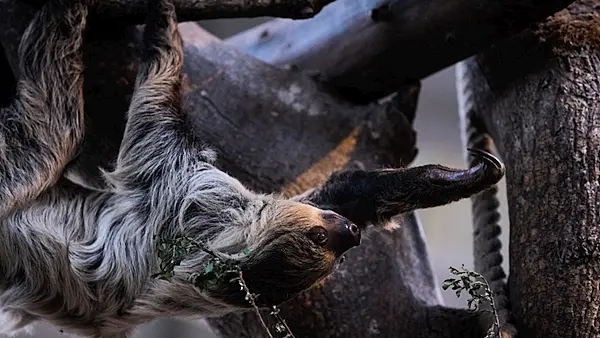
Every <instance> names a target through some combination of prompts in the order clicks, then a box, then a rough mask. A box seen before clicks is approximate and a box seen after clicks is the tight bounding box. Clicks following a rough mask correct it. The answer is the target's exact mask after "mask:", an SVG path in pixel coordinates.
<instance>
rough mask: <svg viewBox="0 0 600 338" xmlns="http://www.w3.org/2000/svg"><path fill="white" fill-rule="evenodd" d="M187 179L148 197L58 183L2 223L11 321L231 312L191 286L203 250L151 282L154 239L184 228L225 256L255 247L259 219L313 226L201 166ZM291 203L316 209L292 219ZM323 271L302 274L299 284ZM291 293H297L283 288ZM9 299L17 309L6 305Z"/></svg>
mask: <svg viewBox="0 0 600 338" xmlns="http://www.w3.org/2000/svg"><path fill="white" fill-rule="evenodd" d="M179 174H181V172H178V173H174V176H175V175H179ZM186 176H187V177H188V178H189V179H188V180H187V181H186V183H188V184H185V185H181V184H179V185H176V184H173V183H171V182H168V181H169V180H166V181H162V182H161V184H163V183H164V184H167V185H166V186H165V187H153V189H155V194H150V195H149V194H147V193H146V192H143V191H136V190H133V191H126V192H119V193H112V192H111V193H106V192H90V191H87V190H85V189H81V188H74V187H72V186H68V185H66V186H65V187H64V188H63V187H60V186H57V187H55V188H53V189H50V190H49V191H48V192H47V193H45V194H43V195H42V196H40V197H39V198H38V199H37V200H35V201H34V202H33V203H31V204H30V205H29V206H28V207H27V208H26V209H24V210H23V211H20V212H16V213H13V214H12V215H11V216H9V217H7V218H6V219H4V220H2V221H0V238H1V239H2V241H1V242H0V252H2V253H3V254H2V260H0V288H1V289H0V301H1V302H2V304H3V305H4V308H5V309H7V313H5V314H4V315H5V316H6V315H12V316H15V317H13V320H14V319H21V318H22V319H23V320H25V321H29V320H33V319H37V318H36V317H40V318H44V319H51V321H52V322H53V323H54V324H56V325H59V327H61V328H64V329H70V330H73V329H75V330H76V332H78V333H80V334H85V335H89V336H94V335H99V336H102V337H104V336H112V335H113V334H115V333H116V332H122V331H123V330H124V329H127V328H130V327H134V326H135V325H137V324H139V323H142V322H145V321H149V320H151V319H153V318H155V317H159V316H198V315H200V316H202V315H204V316H215V315H219V314H223V313H227V312H231V311H235V310H236V308H237V309H241V308H244V306H242V305H240V306H239V307H237V306H236V305H235V304H231V303H227V302H226V301H224V300H222V299H220V298H219V297H215V296H214V295H211V294H210V293H202V292H198V290H197V289H195V288H194V287H193V286H192V284H191V283H190V282H189V281H188V280H187V278H186V277H187V276H189V275H190V274H192V273H194V272H198V271H201V269H202V264H203V263H205V260H206V259H207V258H208V256H207V254H205V253H202V252H198V253H196V254H195V255H194V256H193V257H191V259H188V260H185V261H184V262H182V264H181V266H179V267H178V268H176V272H177V273H176V274H175V276H174V278H172V279H170V280H168V281H165V280H160V279H157V278H153V277H152V275H153V274H155V273H157V272H158V270H157V266H156V259H155V254H154V251H153V247H154V243H153V241H154V240H155V239H154V235H155V234H163V235H167V236H168V235H169V234H177V233H179V234H186V236H192V237H193V238H196V239H202V240H204V241H206V243H207V244H208V245H209V246H210V247H211V248H214V249H216V250H219V251H221V252H224V253H231V254H233V253H236V252H240V251H241V250H242V249H245V248H247V247H248V246H250V249H251V250H254V249H256V248H255V247H252V245H253V244H254V246H260V245H263V244H262V243H260V241H257V240H254V239H250V238H248V237H249V236H258V237H260V236H261V235H263V232H264V231H266V230H267V229H261V228H264V227H265V225H266V224H268V225H269V226H272V225H276V224H279V225H281V226H282V227H283V228H282V229H281V230H282V231H285V221H284V222H281V220H291V219H293V220H294V221H296V223H295V225H296V226H302V225H305V226H306V227H307V228H308V227H310V226H312V225H314V224H316V223H315V222H319V220H318V219H317V217H318V215H317V212H316V208H314V207H311V206H308V205H303V204H300V203H297V202H291V201H285V200H281V201H280V200H277V199H275V198H273V197H271V196H264V195H256V194H254V193H252V192H250V191H248V190H246V189H245V188H244V187H243V186H242V185H241V184H240V183H239V182H238V181H237V180H235V179H233V178H231V177H230V176H228V175H226V174H224V173H223V172H221V171H219V170H217V169H215V168H214V167H212V166H210V165H209V164H203V165H202V166H201V167H200V168H197V169H194V170H193V172H189V173H186ZM173 179H177V178H175V177H173ZM179 183H181V182H180V181H179ZM63 184H64V183H63ZM167 187H170V188H167ZM283 204H287V205H283ZM298 209H300V211H304V210H303V209H315V212H314V216H315V218H314V220H313V219H311V218H310V215H311V214H312V210H306V212H305V213H304V215H305V216H307V218H306V223H302V220H298V219H296V217H299V216H301V215H302V214H300V211H298ZM294 213H297V214H294ZM259 215H261V216H259ZM311 221H312V222H313V223H311ZM288 230H290V229H288ZM318 257H319V255H318V254H317V255H315V257H314V258H315V260H316V261H315V262H314V263H316V265H319V262H318V261H320V260H322V261H323V263H325V268H327V266H328V265H329V263H330V262H329V261H328V260H327V259H319V258H318ZM299 258H302V257H299ZM267 260H268V258H267ZM314 263H312V264H314ZM273 264H278V262H275V261H274V262H273ZM304 264H311V262H304ZM274 268H277V267H274ZM280 268H284V267H280ZM319 271H321V270H320V269H319ZM325 273H326V270H325V271H323V272H320V274H321V276H319V275H316V276H314V278H308V279H307V280H308V281H307V284H305V285H303V286H302V287H301V288H308V287H309V286H310V284H312V283H314V282H315V280H318V278H321V277H324V276H325ZM24 277H25V278H24ZM248 282H249V283H251V281H248ZM273 291H274V292H276V290H273ZM294 291H299V290H290V292H294ZM16 304H18V305H19V307H20V308H21V311H12V310H11V309H13V308H14V307H15V305H16ZM20 317H21V318H20ZM25 321H24V322H23V323H21V325H22V324H25V323H26V322H25ZM6 328H7V327H6V326H4V327H3V329H6Z"/></svg>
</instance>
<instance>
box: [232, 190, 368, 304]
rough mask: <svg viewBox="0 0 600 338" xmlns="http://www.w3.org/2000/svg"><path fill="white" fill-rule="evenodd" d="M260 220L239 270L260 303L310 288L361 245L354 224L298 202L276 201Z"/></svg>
mask: <svg viewBox="0 0 600 338" xmlns="http://www.w3.org/2000/svg"><path fill="white" fill-rule="evenodd" d="M259 219H260V222H261V224H260V228H261V231H259V232H257V233H255V234H253V236H254V237H252V235H251V238H249V242H250V243H252V242H254V245H252V247H253V249H252V250H251V252H250V254H249V256H248V257H247V260H246V261H245V262H244V263H243V264H242V271H243V276H244V279H245V281H246V283H247V285H248V288H249V289H250V291H251V292H253V293H258V294H259V295H260V296H259V297H258V299H257V300H256V301H257V303H259V304H261V305H276V304H280V303H282V302H284V301H286V300H288V299H290V298H291V297H293V296H295V295H296V294H298V293H299V292H301V291H304V290H306V289H309V288H310V287H311V286H313V285H314V284H316V283H317V282H319V281H320V280H322V279H323V278H325V277H326V276H327V275H328V274H330V273H331V272H332V269H333V268H334V267H335V265H336V264H337V262H339V259H340V257H341V256H342V255H343V254H344V253H345V252H346V251H347V250H348V249H350V248H352V247H354V246H357V245H358V244H360V238H361V232H360V229H359V228H358V227H357V226H356V225H355V224H354V223H352V222H350V221H349V220H348V219H346V218H344V217H342V216H340V215H338V214H337V213H335V212H332V211H326V210H321V209H318V208H315V207H313V206H310V205H307V204H303V203H298V202H291V201H275V202H273V203H272V204H269V205H268V206H266V207H265V208H263V210H261V215H260V216H259ZM238 289H239V286H238Z"/></svg>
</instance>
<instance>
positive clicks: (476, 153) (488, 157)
mask: <svg viewBox="0 0 600 338" xmlns="http://www.w3.org/2000/svg"><path fill="white" fill-rule="evenodd" d="M467 151H468V152H469V153H470V154H471V155H472V156H473V157H474V158H477V159H479V160H482V161H484V162H486V163H489V164H491V165H493V166H494V167H495V168H496V170H497V172H498V174H499V175H500V178H502V176H504V171H505V170H506V169H505V168H504V163H502V161H500V159H499V158H497V157H496V156H494V155H492V154H491V153H488V152H487V151H485V150H481V149H477V148H467Z"/></svg>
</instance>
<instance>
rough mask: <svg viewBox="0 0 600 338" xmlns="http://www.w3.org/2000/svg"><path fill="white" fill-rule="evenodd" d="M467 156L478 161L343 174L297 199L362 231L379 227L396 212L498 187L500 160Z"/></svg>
mask: <svg viewBox="0 0 600 338" xmlns="http://www.w3.org/2000/svg"><path fill="white" fill-rule="evenodd" d="M471 152H472V153H473V155H475V156H476V157H477V158H478V159H479V160H480V163H479V164H478V165H477V166H475V167H473V168H471V169H468V170H459V169H452V168H447V167H443V166H440V165H424V166H420V167H413V168H403V169H384V170H373V171H362V170H359V171H343V172H340V173H336V174H333V175H332V176H331V177H330V178H329V179H328V180H327V181H326V182H325V183H324V184H323V185H322V186H321V187H319V188H317V189H315V190H314V191H312V192H310V193H308V194H306V195H304V196H302V197H301V198H300V200H301V201H305V202H310V203H312V204H315V205H317V206H318V207H320V208H324V209H331V210H334V211H336V212H337V213H339V214H340V215H343V216H345V217H346V218H348V219H350V220H351V221H353V222H355V223H356V224H357V225H358V226H360V227H365V226H367V225H369V224H381V223H383V222H386V221H389V220H390V218H391V217H393V216H395V215H397V214H401V213H404V212H408V211H411V210H415V209H423V208H430V207H436V206H440V205H444V204H448V203H450V202H454V201H458V200H460V199H462V198H467V197H470V196H472V195H475V194H477V193H479V192H481V191H483V190H486V189H488V188H490V187H491V186H493V185H494V184H496V183H498V181H500V179H501V178H502V177H503V176H504V165H503V164H502V162H501V161H500V160H499V159H497V158H496V157H494V156H493V155H491V154H489V153H486V152H483V151H480V150H471Z"/></svg>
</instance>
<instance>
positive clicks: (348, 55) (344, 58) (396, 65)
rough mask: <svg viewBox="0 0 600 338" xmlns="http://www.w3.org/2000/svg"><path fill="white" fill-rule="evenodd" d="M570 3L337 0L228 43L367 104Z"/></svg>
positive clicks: (569, 0)
mask: <svg viewBox="0 0 600 338" xmlns="http://www.w3.org/2000/svg"><path fill="white" fill-rule="evenodd" d="M572 2H573V0H540V1H537V0H532V1H522V0H505V1H485V0H427V1H423V0H338V1H336V2H334V3H332V4H331V5H328V6H327V7H325V8H324V9H323V11H321V13H319V14H318V15H316V16H315V17H314V18H312V19H310V20H286V19H276V20H273V21H270V22H267V23H265V24H262V25H259V26H257V27H255V28H253V29H250V30H248V31H245V32H242V33H240V34H238V35H235V36H233V37H231V38H229V39H228V40H227V42H228V43H230V44H231V45H233V46H236V47H238V48H240V49H241V50H243V51H244V52H246V53H248V54H249V55H252V56H254V57H256V58H258V59H260V60H263V61H266V62H268V63H271V64H275V65H286V64H293V65H296V66H297V67H299V68H301V69H304V70H313V71H318V72H320V73H321V74H322V75H323V76H324V78H325V79H326V81H327V82H328V83H329V84H331V85H333V86H334V87H335V88H336V90H337V91H339V92H340V93H341V94H342V95H343V96H344V97H345V98H346V99H348V100H352V101H354V102H369V101H371V100H373V99H377V98H380V97H383V96H385V95H387V94H389V93H392V92H394V91H396V90H397V89H398V88H400V87H401V86H402V85H403V84H406V83H408V82H411V81H413V80H417V79H422V78H424V77H426V76H428V75H430V74H432V73H435V72H437V71H439V70H441V69H443V68H445V67H447V66H450V65H452V64H454V63H456V62H457V61H460V60H462V59H464V58H466V57H468V56H470V55H473V54H474V53H477V52H479V51H481V50H483V49H485V48H487V47H489V46H491V45H492V44H493V43H495V42H496V41H499V40H501V39H502V38H505V37H507V36H510V35H511V34H514V33H515V32H518V31H519V30H521V29H523V28H525V27H527V26H528V25H530V24H532V23H534V22H536V21H538V20H542V19H544V18H545V17H546V16H548V15H550V14H553V13H555V12H556V11H558V10H560V9H562V8H564V7H566V6H567V5H568V4H570V3H572Z"/></svg>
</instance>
